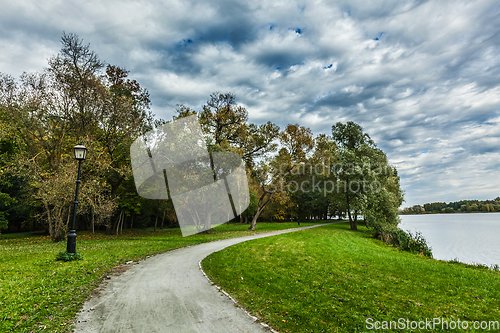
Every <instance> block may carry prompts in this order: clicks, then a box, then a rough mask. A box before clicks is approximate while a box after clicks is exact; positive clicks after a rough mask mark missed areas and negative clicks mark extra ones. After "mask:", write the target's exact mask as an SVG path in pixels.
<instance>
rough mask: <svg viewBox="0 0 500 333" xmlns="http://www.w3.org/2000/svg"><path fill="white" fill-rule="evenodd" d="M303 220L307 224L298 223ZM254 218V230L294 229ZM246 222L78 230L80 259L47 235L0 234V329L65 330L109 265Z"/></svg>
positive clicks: (222, 234)
mask: <svg viewBox="0 0 500 333" xmlns="http://www.w3.org/2000/svg"><path fill="white" fill-rule="evenodd" d="M303 225H307V224H303ZM296 227H297V224H296V223H259V224H258V225H257V229H258V230H257V232H264V231H272V230H279V229H287V228H296ZM253 233H254V232H251V231H249V230H248V225H238V224H236V225H235V224H229V225H228V224H224V225H221V226H219V227H217V228H216V229H214V230H212V231H210V232H209V233H206V234H196V235H192V236H189V237H185V238H184V237H182V235H181V233H180V230H179V229H164V230H161V231H157V232H153V231H144V230H142V231H141V230H133V231H125V232H124V234H123V235H120V236H118V237H115V236H105V235H103V234H95V235H93V234H91V233H88V232H79V233H78V238H77V251H78V252H79V253H81V254H82V255H83V260H81V261H74V262H61V261H56V260H55V256H56V254H57V253H58V252H60V251H64V250H65V249H66V243H65V242H61V243H53V242H51V241H50V239H49V237H48V236H40V235H36V234H15V235H2V236H0V272H1V274H0V332H31V331H35V332H37V331H44V332H66V331H69V330H70V329H71V322H72V320H73V318H74V316H75V314H76V313H77V312H78V310H79V309H80V307H81V305H82V304H83V302H84V301H85V299H86V298H87V297H88V296H89V295H90V294H91V293H92V290H93V289H94V288H95V287H96V286H98V285H99V284H100V282H101V281H102V279H103V278H106V276H108V275H109V274H110V273H111V270H112V268H113V267H115V266H117V265H120V264H122V263H125V262H127V261H130V260H137V259H139V258H143V257H146V256H149V255H153V254H156V253H161V252H165V251H168V250H172V249H176V248H179V247H183V246H188V245H193V244H199V243H204V242H210V241H213V240H217V239H223V238H230V237H238V236H245V235H249V234H253Z"/></svg>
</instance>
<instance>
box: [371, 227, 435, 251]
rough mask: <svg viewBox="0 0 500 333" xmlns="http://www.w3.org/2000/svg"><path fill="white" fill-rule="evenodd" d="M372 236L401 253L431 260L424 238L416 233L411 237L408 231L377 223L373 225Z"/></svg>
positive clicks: (429, 249)
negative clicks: (415, 254)
mask: <svg viewBox="0 0 500 333" xmlns="http://www.w3.org/2000/svg"><path fill="white" fill-rule="evenodd" d="M373 234H374V237H375V238H378V239H381V240H383V241H384V242H386V243H388V244H392V245H393V246H394V247H397V248H398V249H400V250H402V251H408V252H411V253H417V254H421V255H424V256H426V257H430V258H432V250H431V248H430V247H429V245H428V244H427V241H426V240H425V238H424V236H423V235H422V234H421V233H420V232H418V231H417V232H416V233H415V235H413V234H412V233H411V232H409V231H404V230H402V229H400V228H397V227H394V226H392V225H389V224H382V223H377V224H374V225H373Z"/></svg>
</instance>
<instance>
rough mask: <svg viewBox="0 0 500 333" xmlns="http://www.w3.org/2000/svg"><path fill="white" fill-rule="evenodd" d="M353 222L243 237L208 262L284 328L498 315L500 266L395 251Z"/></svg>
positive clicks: (224, 282) (224, 283) (252, 306)
mask: <svg viewBox="0 0 500 333" xmlns="http://www.w3.org/2000/svg"><path fill="white" fill-rule="evenodd" d="M348 228H349V226H348V225H346V224H337V225H331V226H326V227H318V228H314V229H310V230H304V231H300V232H295V233H290V234H284V235H279V236H274V237H269V238H262V239H258V240H253V241H250V242H245V243H241V244H237V245H234V246H231V247H229V248H226V249H224V250H222V251H219V252H216V253H213V254H211V255H210V256H208V257H207V258H205V259H204V260H203V261H202V266H203V269H204V270H205V272H206V273H207V275H208V276H209V277H210V278H211V279H212V281H214V282H215V283H216V284H217V285H219V286H221V287H222V288H223V289H224V290H226V291H227V292H228V293H230V294H231V295H232V296H233V297H234V298H235V299H237V300H238V302H239V303H240V304H241V305H242V306H243V307H245V308H246V309H247V310H249V311H250V312H251V313H252V314H254V315H256V316H257V317H259V318H261V319H262V321H264V322H266V323H268V324H269V325H270V326H272V327H273V328H275V329H276V330H278V331H279V332H368V331H373V332H375V331H377V330H374V329H373V330H369V329H368V328H370V326H369V325H367V320H369V318H372V319H373V321H372V323H374V322H375V321H380V322H382V321H398V319H399V318H404V320H405V322H406V320H407V319H408V320H409V321H410V322H411V321H422V320H423V321H425V320H426V318H427V319H428V320H432V319H433V318H442V319H445V320H448V321H455V322H456V321H457V320H460V321H464V320H465V321H471V323H470V324H469V325H470V327H472V322H473V321H476V320H477V321H500V273H499V272H495V271H491V270H488V269H485V268H481V267H474V266H470V265H465V264H457V263H453V262H443V261H438V260H433V259H427V258H424V257H422V256H417V255H414V254H411V253H407V252H400V251H396V250H395V249H394V248H393V247H390V246H388V245H386V244H384V243H383V242H381V241H378V240H376V239H374V238H372V237H371V233H369V232H363V230H364V231H366V229H364V228H360V229H361V230H362V231H361V232H352V231H350V230H349V229H348ZM406 323H407V322H406ZM440 328H441V326H439V327H436V329H435V330H434V329H433V330H425V329H423V330H419V329H413V330H412V329H395V330H383V332H421V331H422V332H435V331H441V330H440ZM378 331H382V330H378ZM444 331H450V330H444ZM453 331H457V332H459V331H462V332H465V331H466V330H453ZM468 331H469V332H470V331H474V330H473V329H469V330H468ZM482 331H485V330H482ZM492 331H498V330H492Z"/></svg>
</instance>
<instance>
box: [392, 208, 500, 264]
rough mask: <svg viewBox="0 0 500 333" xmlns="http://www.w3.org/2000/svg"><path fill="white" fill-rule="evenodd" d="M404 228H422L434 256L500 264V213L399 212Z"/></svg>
mask: <svg viewBox="0 0 500 333" xmlns="http://www.w3.org/2000/svg"><path fill="white" fill-rule="evenodd" d="M400 217H401V220H402V222H401V224H400V225H399V227H400V228H401V229H403V230H410V231H411V232H412V233H415V231H420V233H422V235H423V236H424V237H425V239H426V240H427V244H429V246H431V248H432V254H433V256H434V258H435V259H440V260H452V259H455V258H458V260H459V261H460V262H464V263H481V264H486V265H488V266H491V265H494V264H498V265H500V213H484V214H479V213H478V214H474V213H471V214H425V215H400Z"/></svg>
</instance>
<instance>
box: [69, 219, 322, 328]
mask: <svg viewBox="0 0 500 333" xmlns="http://www.w3.org/2000/svg"><path fill="white" fill-rule="evenodd" d="M326 224H330V223H326ZM320 225H325V224H320ZM320 225H314V226H308V227H303V228H296V229H289V230H280V231H274V232H269V233H265V234H259V235H254V236H245V237H239V238H231V239H225V240H220V241H215V242H211V243H204V244H199V245H194V246H189V247H185V248H181V249H177V250H173V251H169V252H166V253H163V254H160V255H157V256H154V257H151V258H149V259H146V260H143V261H141V262H139V263H137V264H136V265H133V266H132V267H131V268H130V269H129V270H127V271H126V272H124V273H123V274H122V275H119V276H113V277H112V278H111V279H110V280H108V282H107V283H106V284H105V285H104V286H102V287H103V289H102V290H101V295H100V296H99V297H92V298H91V299H90V300H88V301H87V302H85V304H84V305H83V309H82V310H81V311H80V313H79V314H78V316H77V319H76V329H75V332H148V333H150V332H176V333H177V332H201V333H206V332H217V333H221V332H231V333H233V332H266V330H265V329H264V327H263V326H262V325H260V324H259V323H256V322H255V321H254V319H252V318H251V317H250V316H249V315H248V314H246V313H245V312H244V311H243V310H242V309H240V308H238V307H236V306H235V304H234V303H233V301H232V300H231V299H230V298H228V297H226V296H224V295H223V294H222V293H221V292H220V291H219V290H218V289H217V288H216V287H215V286H214V285H212V284H211V283H210V282H209V281H208V280H207V278H205V276H203V273H202V272H201V270H200V268H199V266H198V263H199V261H200V260H202V259H203V258H205V257H206V256H208V255H209V254H210V253H213V252H217V251H220V250H222V249H224V248H225V247H228V246H231V245H234V244H237V243H241V242H245V241H248V240H252V239H257V238H262V237H269V236H274V235H279V234H282V233H288V232H294V231H298V230H303V229H309V228H314V227H317V226H320ZM267 332H269V331H267Z"/></svg>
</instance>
